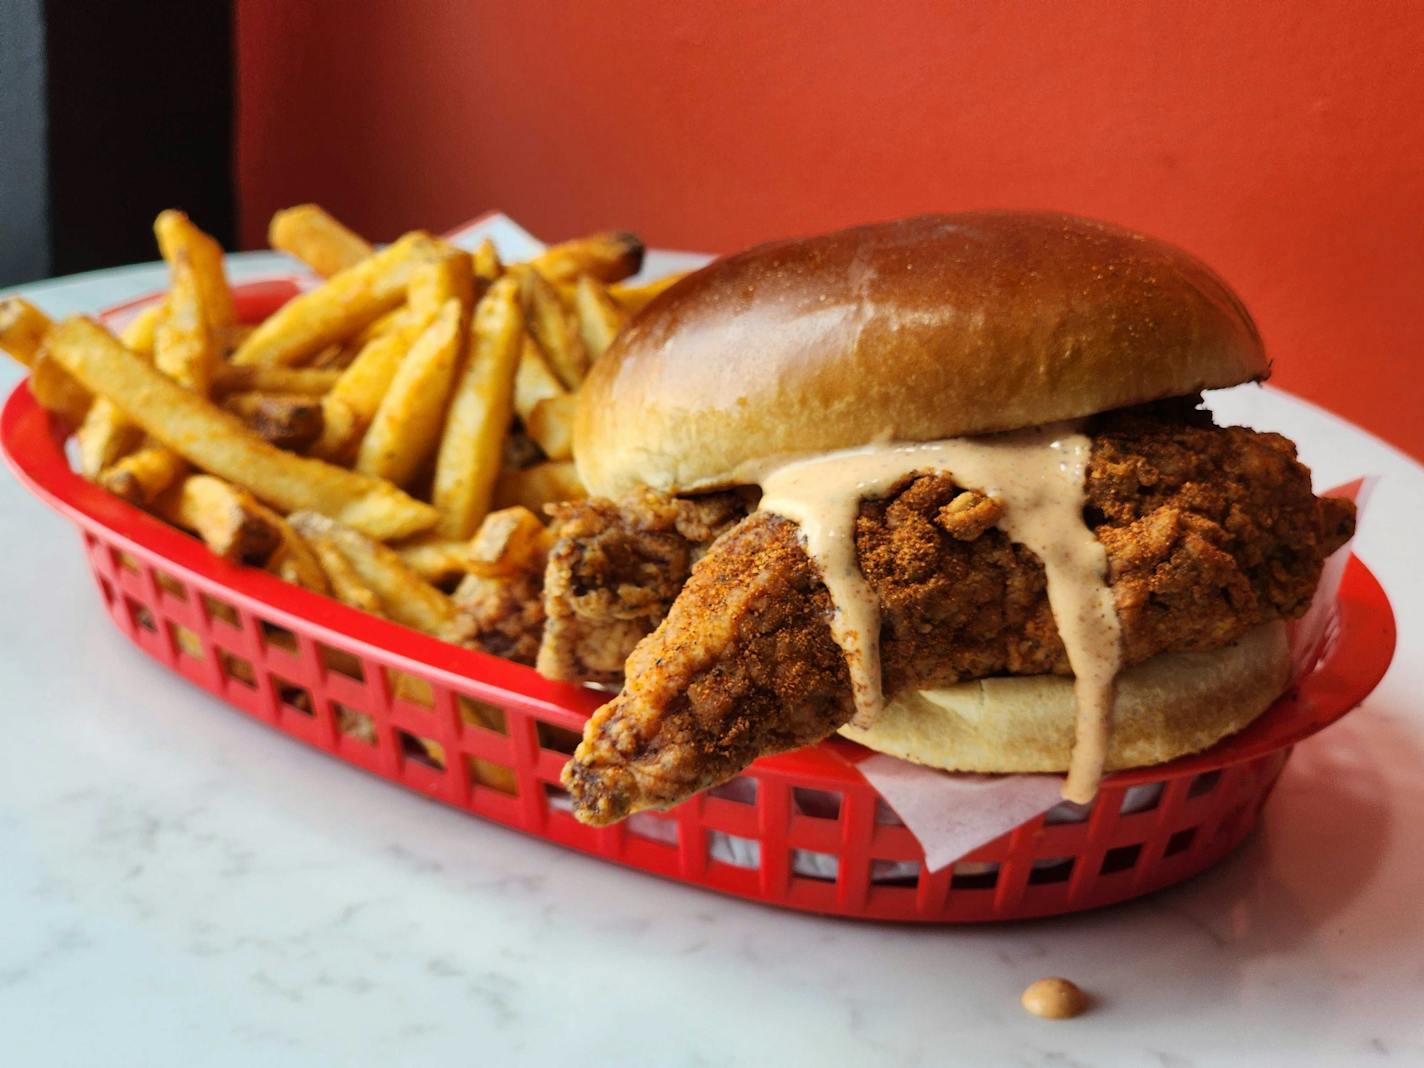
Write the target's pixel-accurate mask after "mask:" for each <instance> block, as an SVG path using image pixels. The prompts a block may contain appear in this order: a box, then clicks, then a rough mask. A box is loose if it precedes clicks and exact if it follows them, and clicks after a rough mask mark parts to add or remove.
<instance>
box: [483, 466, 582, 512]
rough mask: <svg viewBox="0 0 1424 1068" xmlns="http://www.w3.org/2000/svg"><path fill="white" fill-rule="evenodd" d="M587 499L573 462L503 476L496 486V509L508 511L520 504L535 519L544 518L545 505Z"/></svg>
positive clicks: (533, 468)
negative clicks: (536, 516) (531, 513)
mask: <svg viewBox="0 0 1424 1068" xmlns="http://www.w3.org/2000/svg"><path fill="white" fill-rule="evenodd" d="M587 496H588V490H586V489H584V487H583V483H582V482H580V481H579V477H578V472H577V471H576V470H574V465H573V464H572V463H571V462H569V461H568V460H560V461H550V462H549V463H544V464H536V465H535V466H533V467H526V468H523V469H522V470H519V471H505V472H503V473H502V474H501V475H500V476H499V481H498V482H496V483H495V487H494V506H495V507H496V508H509V507H511V506H513V505H516V504H517V505H522V506H523V507H525V508H528V509H529V510H530V511H531V512H533V513H534V514H535V515H542V514H543V512H544V505H546V504H551V503H553V502H554V501H573V500H579V499H580V498H583V497H587Z"/></svg>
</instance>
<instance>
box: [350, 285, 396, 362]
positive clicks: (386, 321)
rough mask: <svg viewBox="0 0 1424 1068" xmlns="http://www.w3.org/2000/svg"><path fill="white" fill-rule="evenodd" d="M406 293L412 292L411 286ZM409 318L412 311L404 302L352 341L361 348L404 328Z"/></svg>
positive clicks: (360, 331) (366, 327) (355, 336)
mask: <svg viewBox="0 0 1424 1068" xmlns="http://www.w3.org/2000/svg"><path fill="white" fill-rule="evenodd" d="M406 292H407V293H409V292H410V287H409V285H407V286H406ZM409 318H410V309H409V308H408V306H407V305H406V303H405V302H404V301H402V302H401V303H400V304H397V305H396V306H395V307H394V308H392V309H391V310H390V311H388V312H386V313H385V314H384V315H378V316H377V317H376V318H374V319H372V320H371V321H370V322H369V323H367V324H366V325H365V326H363V327H362V328H361V329H360V330H358V331H357V332H356V333H355V335H353V336H352V338H351V341H352V343H354V344H355V345H356V346H357V347H358V348H359V347H360V346H363V345H365V344H366V343H367V342H369V341H371V340H373V339H374V338H378V337H380V336H381V335H382V334H385V333H388V332H390V331H391V330H394V329H396V328H397V327H400V326H404V325H405V324H406V322H407V320H408V319H409Z"/></svg>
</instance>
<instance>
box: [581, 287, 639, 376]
mask: <svg viewBox="0 0 1424 1068" xmlns="http://www.w3.org/2000/svg"><path fill="white" fill-rule="evenodd" d="M574 311H575V312H576V313H577V314H578V324H579V337H580V339H581V340H582V341H583V346H584V348H586V349H587V350H588V355H589V359H590V360H596V359H598V358H599V357H600V356H602V355H603V353H604V351H605V350H606V349H607V348H608V346H609V345H611V344H613V339H614V338H615V337H617V336H618V331H620V330H622V329H623V327H624V325H626V324H627V322H628V313H627V312H625V311H624V310H623V309H622V308H620V307H619V306H618V304H617V302H616V301H614V299H613V298H612V297H610V296H609V295H608V290H606V289H604V288H603V287H602V286H601V285H599V284H598V283H597V282H595V281H594V280H593V279H592V278H590V277H589V276H588V275H583V276H581V277H580V278H579V280H578V288H577V289H575V290H574Z"/></svg>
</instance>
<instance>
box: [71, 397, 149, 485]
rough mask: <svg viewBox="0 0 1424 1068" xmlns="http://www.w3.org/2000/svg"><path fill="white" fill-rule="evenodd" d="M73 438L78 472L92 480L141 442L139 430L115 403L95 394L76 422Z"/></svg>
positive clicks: (141, 432)
mask: <svg viewBox="0 0 1424 1068" xmlns="http://www.w3.org/2000/svg"><path fill="white" fill-rule="evenodd" d="M75 440H76V443H77V445H78V447H79V473H80V474H82V475H83V476H84V477H85V478H88V479H91V480H92V479H97V478H98V477H99V475H100V473H102V472H103V471H104V470H105V469H106V468H108V467H110V466H112V465H113V464H115V463H118V461H119V459H120V458H121V457H123V456H126V455H127V454H128V453H130V452H132V451H133V450H134V449H136V448H138V447H139V444H140V443H141V442H142V441H143V431H141V430H140V429H139V428H138V427H136V426H135V425H134V424H133V423H132V422H131V421H130V420H129V417H128V416H126V415H125V414H124V413H123V412H122V411H121V410H120V409H119V406H118V405H117V404H115V403H114V402H113V401H111V400H109V399H108V398H106V397H98V398H96V399H95V401H94V403H93V405H91V406H90V408H89V412H88V414H86V415H85V416H84V421H83V422H82V423H80V424H79V429H78V431H76V432H75Z"/></svg>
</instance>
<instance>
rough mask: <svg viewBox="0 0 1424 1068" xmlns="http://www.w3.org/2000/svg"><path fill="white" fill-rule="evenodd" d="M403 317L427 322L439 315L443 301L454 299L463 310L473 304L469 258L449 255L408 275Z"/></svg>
mask: <svg viewBox="0 0 1424 1068" xmlns="http://www.w3.org/2000/svg"><path fill="white" fill-rule="evenodd" d="M405 299H406V305H405V306H406V308H407V312H406V314H407V316H410V317H413V318H414V319H416V320H418V321H419V322H422V323H428V322H429V321H430V320H431V319H434V318H435V316H437V315H438V314H440V309H441V308H443V307H444V306H445V302H446V301H447V300H458V301H459V302H460V306H461V307H463V308H470V307H473V306H474V303H475V276H474V274H473V273H472V270H471V266H470V257H469V256H450V257H448V258H446V259H443V260H438V261H437V262H435V263H427V264H425V265H424V266H423V267H420V268H418V269H417V270H416V271H415V273H414V274H412V275H411V276H410V285H409V286H407V287H406V298H405Z"/></svg>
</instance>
